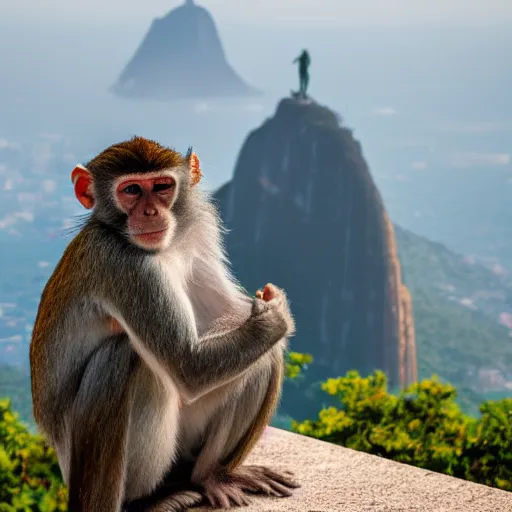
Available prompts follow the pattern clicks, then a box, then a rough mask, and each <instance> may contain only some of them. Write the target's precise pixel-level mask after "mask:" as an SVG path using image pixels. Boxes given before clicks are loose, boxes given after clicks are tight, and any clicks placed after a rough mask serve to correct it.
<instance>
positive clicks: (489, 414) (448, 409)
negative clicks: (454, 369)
mask: <svg viewBox="0 0 512 512" xmlns="http://www.w3.org/2000/svg"><path fill="white" fill-rule="evenodd" d="M322 388H323V390H324V391H325V392H327V394H329V395H331V396H332V397H336V398H337V400H338V402H339V404H340V406H338V407H328V408H325V409H323V410H322V411H321V412H320V414H319V416H318V419H317V420H315V421H311V420H307V421H304V422H302V423H298V422H294V423H293V426H292V428H293V430H294V431H295V432H298V433H300V434H304V435H307V436H311V437H315V438H317V439H322V440H324V441H328V442H331V443H336V444H340V445H343V446H346V447H348V448H353V449H355V450H360V451H364V452H368V453H371V454H374V455H378V456H381V457H385V458H388V459H392V460H395V461H398V462H403V463H406V464H411V465H414V466H418V467H420V468H424V469H429V470H432V471H436V472H439V473H445V474H447V475H452V476H455V477H459V478H464V479H466V480H470V481H473V482H478V483H481V484H485V485H489V486H493V487H498V488H501V489H504V490H507V491H512V455H511V454H512V451H511V448H512V399H504V400H501V401H495V402H493V401H488V402H485V403H484V404H482V405H481V407H480V411H481V417H480V418H478V419H476V418H471V417H468V416H466V415H465V414H464V413H463V412H462V411H461V410H460V408H459V406H458V405H457V404H456V402H455V397H456V390H455V388H453V387H452V386H450V385H448V384H443V383H441V382H439V380H438V379H437V378H435V377H434V378H432V379H430V380H427V379H425V380H423V381H422V382H420V383H418V384H414V385H412V386H411V387H410V388H409V389H408V390H407V391H406V392H404V393H400V394H399V395H392V394H389V393H388V391H387V380H386V376H385V375H384V374H383V373H382V372H375V373H374V374H372V375H370V376H369V377H367V378H362V377H360V375H359V373H358V372H355V371H352V372H348V373H347V375H346V376H345V377H340V378H337V379H329V380H327V381H326V382H325V383H324V384H323V385H322Z"/></svg>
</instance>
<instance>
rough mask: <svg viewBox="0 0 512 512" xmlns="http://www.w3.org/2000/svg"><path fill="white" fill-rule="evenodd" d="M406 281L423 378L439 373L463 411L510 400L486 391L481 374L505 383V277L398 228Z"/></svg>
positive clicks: (509, 361)
mask: <svg viewBox="0 0 512 512" xmlns="http://www.w3.org/2000/svg"><path fill="white" fill-rule="evenodd" d="M395 234H396V240H397V245H398V249H399V257H400V261H401V263H402V270H403V274H404V278H405V282H406V284H407V286H408V287H409V289H410V291H411V294H412V301H413V302H412V307H413V315H414V323H415V330H416V343H417V353H418V369H419V377H420V379H423V378H428V377H429V376H430V375H432V374H434V373H435V374H437V375H439V377H440V378H441V379H443V380H446V381H449V382H451V383H452V384H453V385H454V386H456V387H457V390H458V402H459V404H460V405H461V406H462V407H463V410H464V412H466V413H468V414H471V415H475V416H477V415H478V414H479V406H480V404H481V403H482V402H483V401H484V400H486V399H491V398H495V397H500V398H502V397H505V396H507V395H510V394H511V393H510V391H508V390H507V389H506V388H505V387H504V386H503V387H502V388H501V389H500V387H499V385H497V386H496V387H495V388H494V389H489V388H486V386H485V385H484V384H482V383H481V382H479V376H478V372H479V370H497V371H499V372H501V373H502V374H503V375H504V377H505V378H506V376H507V373H509V372H508V370H507V369H508V368H510V367H511V366H512V343H511V338H510V336H509V332H508V329H507V328H505V327H504V326H502V325H500V324H499V315H500V313H502V312H507V311H510V303H511V300H512V287H511V286H510V283H509V282H508V281H507V280H506V278H504V277H503V276H500V275H496V274H495V273H494V272H492V271H491V270H490V269H488V268H486V267H485V266H483V265H481V264H475V263H472V262H471V261H468V260H467V259H464V258H463V256H461V255H458V254H455V253H453V252H451V251H450V250H449V249H447V248H446V247H445V246H444V245H442V244H438V243H434V242H431V241H430V240H427V239H425V238H423V237H420V236H417V235H414V234H412V233H410V232H408V231H406V230H404V229H401V228H399V227H396V228H395Z"/></svg>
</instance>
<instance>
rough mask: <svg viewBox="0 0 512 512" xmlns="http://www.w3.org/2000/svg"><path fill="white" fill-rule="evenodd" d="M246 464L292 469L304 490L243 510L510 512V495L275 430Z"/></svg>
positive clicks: (259, 500)
mask: <svg viewBox="0 0 512 512" xmlns="http://www.w3.org/2000/svg"><path fill="white" fill-rule="evenodd" d="M247 463H248V464H251V463H253V464H265V465H270V466H273V467H275V468H281V469H289V470H292V471H294V472H295V473H296V476H297V479H298V480H299V482H300V483H301V485H302V487H301V488H300V489H297V491H295V493H294V495H293V496H292V497H290V498H281V499H275V498H267V497H256V498H253V503H252V504H251V505H250V506H249V507H243V508H237V509H236V510H240V511H244V512H384V511H386V512H387V511H389V512H401V511H403V512H406V511H407V512H413V511H414V512H459V511H460V512H507V511H512V493H507V492H505V491H500V490H498V489H493V488H490V487H486V486H483V485H479V484H474V483H470V482H466V481H464V480H459V479H457V478H452V477H449V476H446V475H441V474H438V473H433V472H431V471H425V470H422V469H418V468H415V467H413V466H407V465H405V464H399V463H396V462H392V461H389V460H386V459H383V458H380V457H375V456H373V455H368V454H366V453H361V452H356V451H354V450H349V449H347V448H343V447H340V446H336V445H332V444H329V443H325V442H322V441H317V440H315V439H310V438H307V437H304V436H299V435H297V434H292V433H290V432H286V431H283V430H278V429H273V428H269V429H268V431H267V432H266V434H265V436H264V438H263V439H262V440H261V441H260V443H259V445H258V447H257V448H256V450H255V451H254V453H253V454H252V455H251V457H250V459H249V460H248V462H247ZM194 510H203V508H201V509H194Z"/></svg>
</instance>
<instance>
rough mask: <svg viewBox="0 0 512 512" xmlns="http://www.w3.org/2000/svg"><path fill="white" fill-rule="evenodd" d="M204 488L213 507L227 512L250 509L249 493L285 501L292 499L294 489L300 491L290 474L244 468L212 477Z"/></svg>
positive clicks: (258, 468)
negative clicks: (248, 506)
mask: <svg viewBox="0 0 512 512" xmlns="http://www.w3.org/2000/svg"><path fill="white" fill-rule="evenodd" d="M202 485H203V488H204V495H205V497H206V499H207V500H208V501H209V502H210V505H211V506H212V507H213V508H224V509H229V508H231V507H232V506H233V505H234V506H245V505H249V503H250V499H249V497H248V496H247V494H246V493H247V492H249V493H253V494H266V495H268V496H274V497H277V498H284V497H287V496H291V495H292V489H297V488H298V487H300V485H299V484H298V483H297V482H296V481H295V480H294V479H293V474H292V473H290V472H289V471H284V472H278V471H275V470H272V469H270V468H267V467H264V466H244V467H240V468H237V469H235V470H234V471H232V472H230V473H226V472H223V471H221V472H216V473H212V475H211V476H210V477H209V478H208V479H207V480H206V481H205V482H204V483H203V484H202Z"/></svg>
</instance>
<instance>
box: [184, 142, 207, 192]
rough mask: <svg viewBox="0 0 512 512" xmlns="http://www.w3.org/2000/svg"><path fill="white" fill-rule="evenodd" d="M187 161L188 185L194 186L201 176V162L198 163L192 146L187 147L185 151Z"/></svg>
mask: <svg viewBox="0 0 512 512" xmlns="http://www.w3.org/2000/svg"><path fill="white" fill-rule="evenodd" d="M187 162H188V169H189V171H190V186H191V187H195V186H196V185H197V184H198V183H199V182H200V181H201V178H202V177H203V174H202V173H201V164H200V163H199V158H198V157H197V155H196V154H195V153H194V152H193V151H192V148H189V150H188V153H187Z"/></svg>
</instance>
